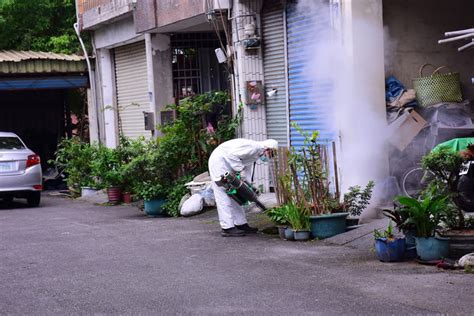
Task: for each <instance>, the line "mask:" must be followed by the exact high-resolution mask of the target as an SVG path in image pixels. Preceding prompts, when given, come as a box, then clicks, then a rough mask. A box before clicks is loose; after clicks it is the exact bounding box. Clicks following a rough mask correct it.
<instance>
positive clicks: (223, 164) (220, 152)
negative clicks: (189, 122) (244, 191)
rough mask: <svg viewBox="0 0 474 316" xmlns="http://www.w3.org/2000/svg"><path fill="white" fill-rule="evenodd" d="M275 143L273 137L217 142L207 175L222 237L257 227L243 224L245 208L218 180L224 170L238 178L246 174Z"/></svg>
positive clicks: (266, 158)
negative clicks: (239, 174) (209, 178)
mask: <svg viewBox="0 0 474 316" xmlns="http://www.w3.org/2000/svg"><path fill="white" fill-rule="evenodd" d="M277 148H278V142H277V141H276V140H274V139H267V140H264V141H254V140H250V139H244V138H237V139H232V140H229V141H226V142H224V143H222V144H220V145H219V146H218V147H217V148H216V149H215V150H214V151H213V152H212V154H211V157H210V158H209V174H210V176H211V179H212V181H213V182H212V189H213V191H214V197H215V199H216V205H217V212H218V214H219V222H220V225H221V228H222V236H224V237H240V236H245V234H246V233H256V232H257V231H258V229H257V228H253V227H250V226H249V224H248V223H247V217H246V215H245V210H244V209H243V207H242V206H241V205H239V204H238V203H237V202H236V201H235V200H233V199H232V198H231V197H230V196H229V195H228V194H227V193H226V192H225V189H224V187H222V186H221V183H220V180H221V177H222V175H224V174H225V173H226V172H232V171H236V172H240V173H241V175H242V177H243V178H245V177H246V176H248V177H250V174H251V172H252V170H251V168H252V165H253V163H254V162H255V161H257V160H258V159H260V160H262V161H268V159H269V158H270V157H271V156H272V152H273V150H274V149H277Z"/></svg>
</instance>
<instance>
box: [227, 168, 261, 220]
mask: <svg viewBox="0 0 474 316" xmlns="http://www.w3.org/2000/svg"><path fill="white" fill-rule="evenodd" d="M219 185H220V186H222V187H224V189H225V191H226V193H227V194H228V195H229V196H230V197H231V198H232V199H234V201H236V202H237V203H238V204H239V205H248V204H250V203H252V202H253V203H255V204H256V205H257V206H258V207H260V208H261V209H262V210H264V211H265V210H266V207H265V206H264V205H263V204H262V203H261V202H260V201H259V200H258V196H259V195H260V192H259V191H258V190H257V189H256V188H254V187H253V186H252V184H250V183H249V182H247V181H245V180H243V179H242V178H241V176H240V173H239V172H235V171H232V172H226V173H225V174H224V175H223V176H221V180H220V181H219Z"/></svg>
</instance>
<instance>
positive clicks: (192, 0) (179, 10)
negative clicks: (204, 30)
mask: <svg viewBox="0 0 474 316" xmlns="http://www.w3.org/2000/svg"><path fill="white" fill-rule="evenodd" d="M205 3H206V1H204V0H160V1H157V4H156V14H157V22H158V27H163V26H166V25H169V24H173V23H176V22H178V21H181V20H186V19H189V18H192V17H195V16H197V15H203V14H205V12H206V5H205Z"/></svg>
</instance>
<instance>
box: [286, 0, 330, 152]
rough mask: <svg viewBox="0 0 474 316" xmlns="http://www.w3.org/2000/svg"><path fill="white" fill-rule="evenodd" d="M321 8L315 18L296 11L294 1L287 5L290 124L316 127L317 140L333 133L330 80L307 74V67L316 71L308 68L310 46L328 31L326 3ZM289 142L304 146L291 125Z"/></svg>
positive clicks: (292, 144)
mask: <svg viewBox="0 0 474 316" xmlns="http://www.w3.org/2000/svg"><path fill="white" fill-rule="evenodd" d="M316 1H318V2H323V0H316ZM321 7H323V8H324V9H323V10H324V12H318V14H317V18H315V16H314V15H313V14H311V13H310V12H307V11H303V10H297V8H296V5H295V4H289V5H288V7H287V21H286V22H287V31H288V88H289V108H290V123H293V122H295V123H297V124H298V125H299V126H300V127H301V128H302V129H304V130H306V131H314V130H318V131H319V132H320V141H321V142H329V141H332V140H334V139H335V135H336V133H335V131H334V129H333V127H332V126H333V124H332V122H331V115H330V113H331V111H330V108H331V106H332V104H330V103H331V101H330V100H331V94H332V82H331V80H329V79H328V80H324V79H322V80H319V81H317V82H316V81H315V80H314V79H312V76H311V75H310V68H311V69H312V71H317V69H314V67H311V66H312V65H311V63H312V58H314V55H312V54H311V49H312V46H313V45H314V44H315V43H317V41H318V37H319V38H321V35H322V34H323V32H328V31H330V11H329V6H327V5H326V6H321ZM326 9H327V12H326ZM290 142H291V146H294V147H300V146H302V145H303V137H301V136H300V134H299V133H298V132H297V131H296V130H295V129H294V128H290Z"/></svg>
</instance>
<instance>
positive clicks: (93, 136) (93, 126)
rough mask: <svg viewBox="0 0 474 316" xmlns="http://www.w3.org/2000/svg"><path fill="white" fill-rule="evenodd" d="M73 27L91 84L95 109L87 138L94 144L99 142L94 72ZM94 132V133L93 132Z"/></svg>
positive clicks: (76, 25) (76, 26) (84, 48)
mask: <svg viewBox="0 0 474 316" xmlns="http://www.w3.org/2000/svg"><path fill="white" fill-rule="evenodd" d="M73 27H74V30H75V32H76V35H77V38H78V39H79V43H80V44H81V48H82V51H83V52H84V57H85V58H86V63H87V71H88V74H89V81H90V83H91V94H92V97H91V99H92V105H91V107H92V108H94V109H95V111H94V112H95V113H94V114H95V115H94V116H95V119H93V121H94V122H89V123H92V124H89V137H90V141H91V142H94V141H97V142H100V126H99V111H98V108H97V99H96V90H95V89H96V87H95V76H94V72H93V71H92V67H91V62H90V59H89V55H88V53H87V50H86V46H85V45H84V42H83V40H82V38H81V33H80V31H79V25H78V24H77V22H76V23H74V25H73ZM91 114H92V113H90V111H89V120H90V118H91ZM94 130H95V131H94Z"/></svg>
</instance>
